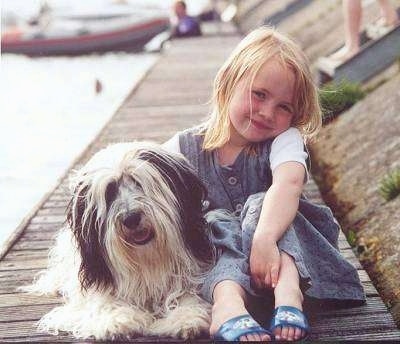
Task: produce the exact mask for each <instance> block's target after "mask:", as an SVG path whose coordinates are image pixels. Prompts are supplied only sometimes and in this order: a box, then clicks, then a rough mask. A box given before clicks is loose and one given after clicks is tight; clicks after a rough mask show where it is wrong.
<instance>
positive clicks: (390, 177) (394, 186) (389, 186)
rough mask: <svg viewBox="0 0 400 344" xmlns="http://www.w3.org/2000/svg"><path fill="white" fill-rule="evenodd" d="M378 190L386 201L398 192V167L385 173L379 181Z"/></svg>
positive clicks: (399, 180) (399, 179)
mask: <svg viewBox="0 0 400 344" xmlns="http://www.w3.org/2000/svg"><path fill="white" fill-rule="evenodd" d="M379 192H380V194H381V195H382V197H383V198H384V199H385V200H386V201H390V200H392V199H394V198H396V197H397V196H398V195H399V194H400V168H397V169H395V170H394V171H392V172H389V173H387V174H386V175H385V176H384V177H383V179H382V180H381V182H380V183H379Z"/></svg>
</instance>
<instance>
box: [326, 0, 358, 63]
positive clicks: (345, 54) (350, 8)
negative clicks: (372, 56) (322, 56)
mask: <svg viewBox="0 0 400 344" xmlns="http://www.w3.org/2000/svg"><path fill="white" fill-rule="evenodd" d="M361 15H362V7H361V0H343V16H344V38H345V44H344V47H343V48H341V49H339V50H338V51H337V52H336V53H334V54H332V55H331V56H330V58H331V59H334V60H338V61H345V60H347V59H349V58H350V57H352V56H354V55H355V54H357V53H358V52H359V51H360V33H359V31H360V26H361Z"/></svg>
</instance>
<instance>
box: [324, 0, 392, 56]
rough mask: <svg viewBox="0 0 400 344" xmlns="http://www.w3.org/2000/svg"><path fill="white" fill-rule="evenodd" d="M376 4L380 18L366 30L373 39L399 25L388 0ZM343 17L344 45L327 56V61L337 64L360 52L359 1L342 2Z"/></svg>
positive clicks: (360, 7)
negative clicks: (379, 11)
mask: <svg viewBox="0 0 400 344" xmlns="http://www.w3.org/2000/svg"><path fill="white" fill-rule="evenodd" d="M378 4H379V7H380V10H381V18H380V19H378V20H377V21H376V22H375V23H374V24H373V25H371V26H370V28H367V34H368V31H374V33H373V35H369V36H373V37H371V38H374V39H376V38H378V37H379V36H382V35H384V34H385V33H386V32H388V31H389V30H391V29H392V28H394V27H395V26H397V25H399V18H398V16H397V12H396V9H395V8H394V7H393V6H392V5H391V3H390V0H378ZM343 15H344V30H345V44H344V46H343V47H342V48H341V49H339V50H338V51H337V52H335V53H334V54H332V55H331V56H329V59H331V60H334V61H337V62H344V61H346V60H348V59H350V58H351V57H353V56H354V55H356V54H357V53H358V52H359V51H360V34H359V31H360V26H361V16H362V6H361V0H343ZM378 31H379V32H378ZM371 33H372V32H371Z"/></svg>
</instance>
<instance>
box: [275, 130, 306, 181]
mask: <svg viewBox="0 0 400 344" xmlns="http://www.w3.org/2000/svg"><path fill="white" fill-rule="evenodd" d="M307 157H308V154H307V152H306V151H305V150H304V141H303V137H302V136H301V134H300V131H299V130H298V129H297V128H289V129H288V130H286V131H284V132H283V133H282V134H280V135H278V136H277V137H276V138H275V139H274V141H273V142H272V145H271V153H270V156H269V162H270V166H271V171H272V172H273V171H274V170H275V168H277V167H278V166H279V165H280V164H282V163H284V162H288V161H296V162H298V163H300V164H302V165H303V166H304V168H305V170H306V178H305V180H307V179H308V170H307V163H306V160H307Z"/></svg>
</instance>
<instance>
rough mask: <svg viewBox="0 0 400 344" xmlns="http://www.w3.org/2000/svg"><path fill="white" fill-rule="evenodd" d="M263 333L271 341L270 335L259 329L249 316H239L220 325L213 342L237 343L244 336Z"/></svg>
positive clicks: (263, 329)
mask: <svg viewBox="0 0 400 344" xmlns="http://www.w3.org/2000/svg"><path fill="white" fill-rule="evenodd" d="M249 333H252V334H255V333H265V334H268V335H269V336H270V337H271V339H272V337H273V336H272V333H271V332H270V331H268V330H266V329H265V328H263V327H261V326H260V324H258V323H257V322H256V321H255V320H254V319H253V318H252V317H251V316H250V315H248V314H245V315H239V316H237V317H234V318H232V319H230V320H228V321H226V322H225V323H223V324H222V325H221V327H220V328H219V330H218V332H217V333H215V335H214V340H224V341H237V340H239V338H240V337H241V336H244V335H246V334H249Z"/></svg>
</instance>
